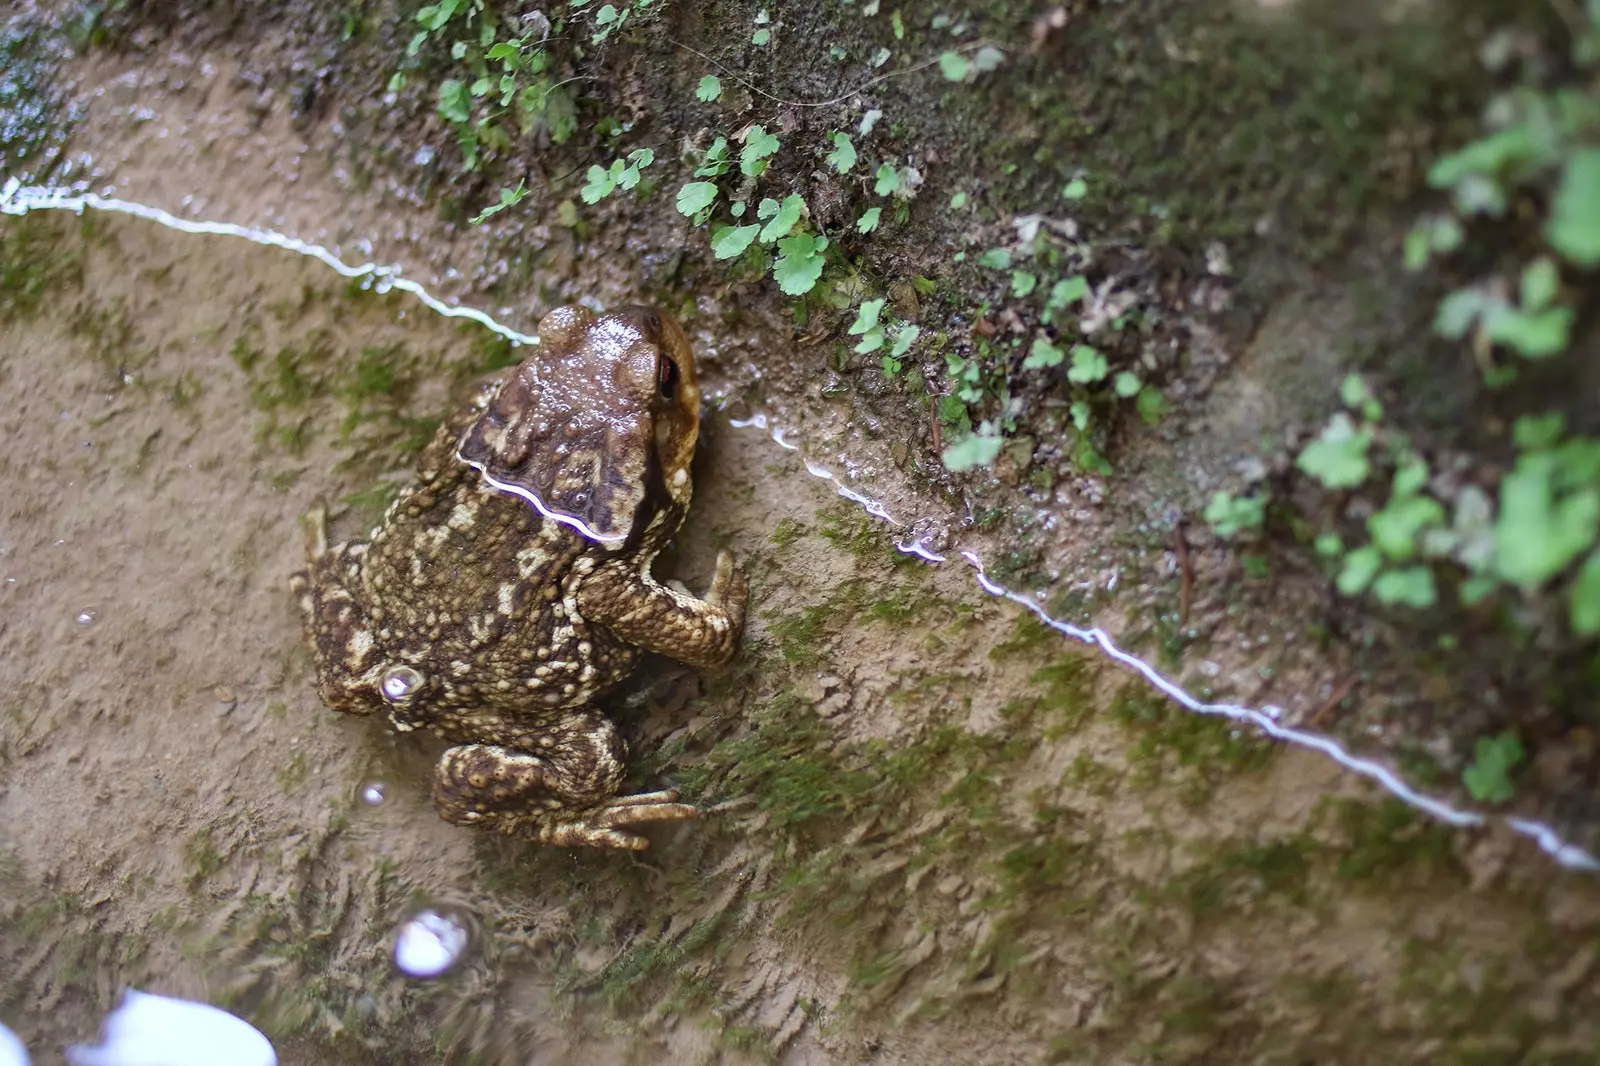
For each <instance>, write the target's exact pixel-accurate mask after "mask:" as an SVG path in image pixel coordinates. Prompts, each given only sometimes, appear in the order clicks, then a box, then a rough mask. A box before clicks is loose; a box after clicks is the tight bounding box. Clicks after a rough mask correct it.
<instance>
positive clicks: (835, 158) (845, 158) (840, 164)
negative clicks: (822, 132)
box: [823, 130, 856, 174]
mask: <svg viewBox="0 0 1600 1066" xmlns="http://www.w3.org/2000/svg"><path fill="white" fill-rule="evenodd" d="M823 161H824V162H825V163H827V164H828V165H829V166H830V167H832V168H833V169H834V170H837V171H838V172H839V173H841V174H848V173H849V172H850V169H851V168H852V167H854V166H855V165H856V146H855V143H854V142H853V141H851V140H850V135H849V134H848V133H840V132H838V131H837V130H836V131H834V133H833V151H831V152H829V153H828V154H827V155H826V156H824V157H823Z"/></svg>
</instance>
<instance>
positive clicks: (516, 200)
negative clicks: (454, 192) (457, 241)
mask: <svg viewBox="0 0 1600 1066" xmlns="http://www.w3.org/2000/svg"><path fill="white" fill-rule="evenodd" d="M527 195H528V183H527V181H526V180H524V181H519V182H517V187H516V188H515V189H501V190H500V202H499V203H497V204H491V205H490V206H488V207H486V208H484V209H483V210H482V211H480V212H478V214H477V217H475V218H473V219H472V220H471V221H470V222H469V223H468V224H469V225H473V226H478V225H482V224H483V222H484V220H486V219H488V218H491V217H493V216H494V215H498V214H499V213H500V212H502V211H504V210H505V209H506V208H508V207H515V206H516V205H517V204H520V203H521V202H522V200H523V197H525V196H527Z"/></svg>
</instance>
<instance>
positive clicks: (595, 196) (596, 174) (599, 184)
mask: <svg viewBox="0 0 1600 1066" xmlns="http://www.w3.org/2000/svg"><path fill="white" fill-rule="evenodd" d="M585 176H586V177H587V178H588V179H589V180H588V181H586V182H585V183H584V186H583V188H581V189H579V190H578V195H579V196H580V197H581V198H582V199H583V202H584V203H586V204H597V203H599V202H600V201H601V200H604V199H605V198H606V197H607V196H610V195H611V194H612V192H614V191H615V190H616V187H617V179H616V178H615V177H613V176H612V173H611V171H610V170H608V169H607V168H605V167H602V166H591V167H590V168H589V171H588V174H587V175H585Z"/></svg>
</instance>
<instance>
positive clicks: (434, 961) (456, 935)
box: [394, 907, 472, 980]
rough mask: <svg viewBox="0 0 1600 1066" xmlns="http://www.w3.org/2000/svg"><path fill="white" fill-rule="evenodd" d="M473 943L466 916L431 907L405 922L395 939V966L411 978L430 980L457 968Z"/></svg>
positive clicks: (451, 909) (456, 911)
mask: <svg viewBox="0 0 1600 1066" xmlns="http://www.w3.org/2000/svg"><path fill="white" fill-rule="evenodd" d="M471 942H472V926H471V924H470V923H469V921H468V919H467V916H466V914H465V913H463V912H461V911H459V910H457V909H455V908H450V907H427V908H424V909H422V910H419V911H417V912H416V913H415V914H413V915H412V916H411V917H410V918H408V919H406V920H405V921H404V922H402V923H401V925H400V928H399V930H398V931H397V932H396V933H395V938H394V964H395V966H396V967H398V968H399V970H400V972H401V973H404V974H405V975H406V976H408V977H416V978H419V979H422V980H427V979H430V978H434V977H441V976H443V975H444V974H446V973H448V972H449V971H450V970H452V969H454V968H455V966H456V965H457V964H458V963H460V962H461V960H462V958H464V957H465V955H466V953H467V947H468V946H469V945H470V944H471Z"/></svg>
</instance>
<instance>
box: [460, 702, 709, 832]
mask: <svg viewBox="0 0 1600 1066" xmlns="http://www.w3.org/2000/svg"><path fill="white" fill-rule="evenodd" d="M500 739H504V740H508V741H511V742H512V743H510V744H461V745H457V746H456V747H453V748H450V749H449V750H447V751H446V752H445V753H444V754H443V755H442V756H440V758H439V764H438V766H437V767H436V769H435V774H434V784H433V802H434V805H435V806H436V807H437V808H438V810H439V814H440V816H441V817H443V818H444V819H445V820H446V821H449V822H455V823H457V824H458V825H480V826H485V827H487V828H491V829H495V830H497V831H499V832H501V833H506V834H509V835H513V836H520V837H527V838H529V839H531V840H537V841H539V842H540V843H542V844H559V845H562V846H566V847H571V846H575V845H590V846H593V847H610V848H626V849H628V850H630V851H643V850H644V849H646V848H648V847H649V846H650V841H649V839H648V838H646V837H643V836H641V835H639V834H638V833H631V832H628V828H629V827H631V826H636V825H643V824H645V823H648V822H669V821H681V820H683V819H686V818H695V817H698V815H699V811H697V810H696V809H695V808H694V807H692V806H690V805H689V804H687V803H678V802H677V799H678V794H677V793H676V792H674V791H671V790H667V791H661V792H644V793H639V794H637V795H632V796H618V795H617V790H618V789H619V788H620V787H621V785H622V778H623V773H624V766H625V762H626V759H627V747H626V745H625V744H624V743H623V741H622V737H621V736H620V735H618V733H617V730H616V727H615V726H614V725H613V724H612V723H611V721H610V720H609V719H607V718H606V717H605V716H604V715H601V714H599V713H597V712H595V711H591V710H575V711H572V712H569V713H568V714H567V716H566V717H564V718H563V719H562V720H561V721H560V722H558V723H555V724H554V725H552V726H550V727H547V728H544V729H541V730H539V731H537V732H534V731H528V732H526V733H524V734H522V735H511V734H508V735H506V736H504V737H502V738H500Z"/></svg>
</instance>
